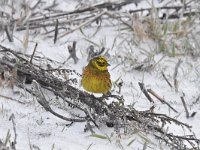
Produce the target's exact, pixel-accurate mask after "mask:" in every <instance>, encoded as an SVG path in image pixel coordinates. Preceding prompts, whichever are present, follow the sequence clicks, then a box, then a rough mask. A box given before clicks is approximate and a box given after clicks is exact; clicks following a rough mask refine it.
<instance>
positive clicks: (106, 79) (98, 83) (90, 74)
mask: <svg viewBox="0 0 200 150" xmlns="http://www.w3.org/2000/svg"><path fill="white" fill-rule="evenodd" d="M81 84H82V86H83V88H84V89H85V90H87V91H89V92H92V93H103V94H106V93H107V92H108V91H109V90H110V89H111V86H112V84H111V80H110V74H109V72H108V71H107V70H105V71H98V70H95V69H94V68H92V67H91V66H90V65H88V66H86V67H85V69H84V71H83V77H82V81H81Z"/></svg>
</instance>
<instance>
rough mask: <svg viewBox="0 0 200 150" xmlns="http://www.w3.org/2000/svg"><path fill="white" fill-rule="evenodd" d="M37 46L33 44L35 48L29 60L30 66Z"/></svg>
mask: <svg viewBox="0 0 200 150" xmlns="http://www.w3.org/2000/svg"><path fill="white" fill-rule="evenodd" d="M37 46H38V43H35V47H34V50H33V54H32V55H31V59H30V64H32V60H33V56H34V55H35V51H36V49H37Z"/></svg>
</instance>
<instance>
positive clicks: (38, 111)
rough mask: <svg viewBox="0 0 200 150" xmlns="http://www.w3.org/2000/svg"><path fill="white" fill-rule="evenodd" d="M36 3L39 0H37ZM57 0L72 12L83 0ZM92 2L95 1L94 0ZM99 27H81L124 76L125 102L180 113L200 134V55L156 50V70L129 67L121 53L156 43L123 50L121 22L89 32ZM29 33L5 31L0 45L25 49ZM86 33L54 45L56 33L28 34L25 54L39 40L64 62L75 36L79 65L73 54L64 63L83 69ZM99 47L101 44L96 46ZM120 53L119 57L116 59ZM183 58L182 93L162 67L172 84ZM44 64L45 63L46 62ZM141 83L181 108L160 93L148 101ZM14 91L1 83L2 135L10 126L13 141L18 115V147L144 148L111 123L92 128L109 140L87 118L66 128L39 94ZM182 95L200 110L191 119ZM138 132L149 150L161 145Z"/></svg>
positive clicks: (114, 74)
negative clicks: (88, 125)
mask: <svg viewBox="0 0 200 150" xmlns="http://www.w3.org/2000/svg"><path fill="white" fill-rule="evenodd" d="M33 2H35V0H34V1H33ZM47 2H48V3H49V4H50V3H52V0H51V1H47ZM57 2H58V4H59V5H58V6H57V8H58V9H62V10H63V11H66V10H67V11H70V10H73V9H75V8H76V7H77V5H78V2H79V1H78V0H74V1H73V0H58V1H57ZM90 2H92V1H91V0H90ZM88 3H89V1H88ZM150 3H151V2H150V1H145V0H144V1H142V2H141V3H140V4H139V5H138V7H137V8H144V7H148V6H150ZM174 4H175V2H174ZM155 5H156V6H161V5H163V3H158V2H157V1H155ZM130 8H133V9H134V8H136V6H135V5H134V4H132V5H129V6H126V7H125V8H123V9H124V10H127V11H128V10H129V9H130ZM16 17H17V16H16ZM95 30H96V29H95V27H89V28H85V29H83V32H84V34H86V35H87V36H88V39H89V40H91V41H93V42H94V43H97V44H99V45H101V44H102V43H103V45H104V46H105V47H106V48H107V49H108V55H106V57H107V58H108V61H109V63H110V64H111V66H110V67H109V72H110V74H111V80H112V81H113V82H114V81H116V80H117V79H119V78H120V81H123V86H122V91H121V95H123V97H124V99H125V100H126V101H125V104H126V105H128V104H134V107H135V109H137V110H148V109H149V108H150V107H151V106H152V105H154V106H155V111H156V112H158V113H164V114H167V115H169V116H171V117H172V118H176V119H178V120H180V121H182V122H184V123H187V124H189V125H191V126H192V130H193V132H194V133H195V135H196V137H197V138H200V128H199V120H200V114H199V111H200V110H199V109H200V107H199V106H200V104H199V103H197V104H195V105H192V103H193V102H195V100H196V99H197V98H198V96H199V95H200V92H199V91H200V86H199V85H200V77H199V75H200V67H199V64H200V59H192V58H191V57H190V56H177V57H169V56H164V54H161V53H158V54H156V55H155V56H154V57H153V60H154V61H155V62H158V61H159V63H158V64H157V65H156V66H155V68H154V69H153V70H150V71H137V70H134V69H131V68H132V67H133V66H132V63H130V60H127V59H126V60H124V63H123V62H120V61H121V59H120V56H123V57H124V56H128V55H131V56H132V57H131V58H132V59H135V58H137V60H140V61H141V62H142V61H143V60H145V59H147V57H146V55H145V54H143V53H141V52H140V48H141V49H145V50H146V52H147V53H151V51H152V49H154V48H156V47H155V45H154V43H152V42H151V41H144V42H140V45H139V47H140V48H137V47H132V49H130V51H127V50H125V49H126V48H125V46H124V45H125V44H123V45H121V42H122V41H123V40H124V39H123V37H122V36H121V34H122V33H121V32H122V31H120V30H119V29H118V27H106V28H101V29H100V31H98V34H96V35H95V36H94V37H91V38H90V35H92V34H93V33H94V32H95ZM25 32H26V31H20V32H15V33H14V36H15V37H16V38H15V39H14V42H12V43H10V42H9V41H8V40H7V38H6V35H4V37H3V38H4V39H5V40H3V42H1V44H2V45H4V46H6V47H9V48H11V49H14V50H18V51H25V50H24V48H23V44H22V42H21V41H23V38H24V35H25ZM115 37H118V38H117V40H116V44H115V46H114V47H113V48H112V45H113V42H114V41H115ZM85 38H86V37H85V36H84V35H83V34H82V33H81V32H80V31H76V32H74V33H71V34H69V35H67V36H65V37H64V38H61V39H60V40H58V42H57V43H56V44H54V43H53V38H47V37H46V36H44V35H39V36H37V37H34V36H33V35H31V34H30V37H29V45H28V48H27V50H26V51H25V52H26V53H27V54H32V52H33V49H34V46H35V43H36V42H37V43H38V47H37V51H36V54H35V55H40V56H46V57H48V58H50V59H52V60H56V61H59V62H64V61H66V60H67V58H68V56H69V53H68V50H67V46H68V45H69V44H72V42H73V41H74V40H75V41H77V56H78V58H79V61H78V63H77V64H74V63H73V60H71V59H70V60H68V61H66V63H65V64H64V66H63V67H64V68H68V69H73V70H76V72H78V73H80V74H81V73H82V69H83V67H84V66H86V65H87V52H86V51H87V48H88V47H89V46H90V44H91V43H90V42H87V41H86V40H85ZM127 40H128V39H127ZM1 41H2V40H1ZM101 42H102V43H101ZM95 48H96V49H97V47H95ZM116 56H119V57H118V59H116ZM161 58H162V59H161ZM179 59H181V60H182V63H181V65H180V68H179V70H178V77H177V79H178V92H175V90H174V89H172V88H170V87H169V85H168V84H167V83H166V81H165V80H164V78H163V77H162V75H161V71H163V72H165V74H166V76H167V77H168V79H169V80H170V82H171V83H173V74H174V68H175V66H176V64H177V62H178V60H179ZM160 60H161V61H160ZM42 65H44V66H45V65H46V64H45V62H44V64H42ZM78 82H79V83H78V85H75V86H76V87H77V88H79V89H81V90H83V88H82V87H81V85H80V79H79V80H78ZM138 82H143V83H145V86H146V88H147V89H148V88H150V89H152V90H154V91H156V93H157V94H159V95H160V96H161V97H163V98H164V99H165V100H166V101H167V102H168V103H170V105H172V106H173V107H174V108H175V109H176V110H177V111H178V113H175V112H173V111H172V110H169V107H167V106H166V105H165V104H162V103H161V102H160V101H158V100H157V99H156V98H153V99H154V100H155V104H151V103H149V101H148V100H147V98H146V97H145V96H144V95H143V93H142V92H141V90H140V87H139V85H138ZM14 90H15V92H13V90H12V89H10V88H9V87H0V95H1V96H0V139H1V140H2V141H3V140H5V138H6V135H7V132H8V131H10V133H11V140H12V139H13V138H14V132H13V125H12V121H9V117H10V116H11V115H12V114H14V116H15V118H14V120H15V122H16V130H17V144H16V149H17V150H28V149H31V148H30V145H31V147H32V149H33V150H34V149H38V148H39V149H41V150H50V149H54V150H87V149H90V150H117V149H125V150H138V149H142V148H143V145H144V140H143V139H142V138H141V137H140V136H138V135H137V134H130V135H125V134H123V132H122V133H121V137H118V136H117V135H116V134H115V132H114V130H113V129H112V128H107V127H105V126H100V129H97V128H94V130H95V132H96V133H97V134H100V135H104V136H105V135H107V136H108V137H110V139H111V141H109V140H108V139H99V138H97V137H92V136H91V133H90V132H89V131H87V132H84V128H85V123H74V124H72V125H71V126H69V127H68V126H66V124H69V123H70V122H66V121H63V120H61V119H59V118H57V117H55V116H53V115H52V114H50V113H49V112H46V111H45V109H44V108H43V107H42V106H41V105H40V104H38V102H37V100H36V99H35V97H33V96H32V95H30V94H28V93H26V92H25V91H24V90H23V89H19V88H16V89H14ZM112 90H113V93H116V91H117V87H113V89H112ZM16 91H17V92H16ZM45 93H46V98H47V99H48V100H49V101H50V104H52V108H53V109H54V110H55V111H56V112H58V113H60V114H62V115H65V116H69V114H68V113H67V111H66V110H67V109H69V110H70V109H71V108H69V107H67V106H66V107H64V106H63V107H62V108H59V107H56V106H59V105H60V104H62V103H63V105H64V102H62V101H60V100H58V102H56V97H55V96H54V95H51V94H49V93H48V92H46V91H45ZM183 94H184V99H185V101H186V104H187V106H188V109H189V112H190V113H192V112H197V114H196V115H195V117H193V118H186V114H185V109H184V107H183V105H182V102H181V99H180V96H183ZM2 95H3V96H7V97H11V98H13V99H16V100H19V101H22V102H24V104H20V103H18V102H16V101H13V100H10V99H7V98H4V97H2ZM97 96H98V95H97ZM69 117H70V116H69ZM168 132H172V133H174V134H180V135H184V134H187V133H189V132H188V131H187V130H183V129H182V128H181V127H177V126H175V125H174V124H171V125H169V129H168ZM113 134H114V135H113ZM140 135H143V136H144V137H146V138H149V139H150V141H151V142H150V143H149V144H148V147H147V149H148V150H150V149H155V150H156V149H160V144H159V142H158V141H157V140H156V139H155V138H154V137H153V136H151V135H147V134H144V133H140ZM134 139H135V141H134V142H133V143H132V144H131V145H128V143H129V142H131V141H132V140H134ZM161 145H162V147H163V149H169V148H168V147H167V146H166V145H165V144H164V143H162V144H161ZM37 147H38V148H37Z"/></svg>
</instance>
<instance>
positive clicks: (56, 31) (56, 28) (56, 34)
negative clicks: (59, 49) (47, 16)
mask: <svg viewBox="0 0 200 150" xmlns="http://www.w3.org/2000/svg"><path fill="white" fill-rule="evenodd" d="M58 24H59V22H58V19H56V25H55V34H54V44H55V43H56V41H57V37H58Z"/></svg>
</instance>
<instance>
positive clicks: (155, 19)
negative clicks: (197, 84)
mask: <svg viewBox="0 0 200 150" xmlns="http://www.w3.org/2000/svg"><path fill="white" fill-rule="evenodd" d="M130 3H132V1H123V2H116V3H111V2H106V3H101V4H95V5H92V6H86V7H80V8H77V9H76V10H74V11H68V12H63V11H58V10H56V6H57V2H56V1H54V2H53V3H52V5H50V6H46V7H43V8H42V11H41V10H39V9H38V7H39V6H40V7H42V6H43V5H42V1H41V0H38V1H37V2H36V3H34V4H31V5H30V4H29V3H28V2H26V3H24V4H23V5H21V8H22V10H21V11H22V13H21V16H20V17H18V18H15V17H14V16H13V15H14V14H15V10H16V8H15V6H14V4H13V3H11V4H10V2H9V1H8V3H7V4H5V5H11V10H12V11H11V12H12V13H10V14H9V13H7V12H2V13H1V16H2V18H1V20H0V29H1V30H2V31H3V32H4V33H5V34H6V38H7V39H8V40H9V42H14V41H15V32H20V31H23V30H25V31H26V32H25V36H24V39H23V42H22V43H23V45H24V48H25V49H26V48H27V47H28V44H29V36H30V35H29V34H30V31H31V33H33V35H34V36H38V35H43V36H46V37H48V38H51V39H52V41H53V42H54V43H56V42H57V41H59V40H60V39H61V38H63V37H65V36H67V35H69V34H71V33H73V32H75V31H77V30H82V29H83V28H86V27H88V26H92V25H94V24H95V26H100V27H101V28H103V27H106V26H108V25H109V26H115V25H119V24H120V27H121V28H125V32H127V31H128V32H129V31H131V32H129V34H128V35H130V34H131V35H132V36H131V40H133V38H134V40H135V43H134V44H133V45H134V46H135V45H137V44H138V43H139V42H140V41H143V40H144V41H145V40H147V39H151V40H153V41H155V42H156V43H157V45H158V47H157V49H156V50H155V51H154V52H153V53H158V52H159V53H160V52H161V53H165V54H167V55H168V56H174V57H175V56H177V55H187V54H189V55H190V56H194V55H195V57H197V56H198V55H199V50H196V48H197V47H198V41H197V40H196V37H195V36H193V30H192V29H193V28H195V26H196V25H197V24H198V23H199V22H198V21H197V20H196V19H197V18H198V17H199V13H200V12H199V10H198V9H195V8H192V5H191V4H193V3H194V1H193V0H191V1H188V2H185V1H184V3H182V5H181V6H164V7H159V8H156V7H154V6H152V8H149V9H136V10H130V11H129V12H122V11H119V10H120V9H121V8H122V7H123V6H125V5H128V4H130ZM161 10H165V11H166V13H163V14H162V16H158V14H159V11H161ZM141 14H145V15H141ZM141 16H143V17H141ZM180 18H181V19H180ZM113 20H114V21H113ZM196 21H197V22H196ZM105 22H106V23H105ZM107 22H109V23H107ZM119 22H120V23H119ZM97 32H98V31H97ZM96 34H97V33H96ZM169 37H170V38H169ZM191 37H192V38H191ZM191 39H192V41H190V40H191ZM3 40H5V39H3ZM180 41H184V43H185V44H184V45H180ZM126 42H127V41H126ZM194 45H195V46H194ZM36 49H37V43H36V45H35V48H34V51H33V54H32V55H27V54H24V53H20V52H18V50H12V49H9V48H7V47H5V46H3V45H0V72H1V79H0V85H1V86H10V87H13V86H18V87H20V88H22V89H24V90H25V91H27V92H28V93H30V94H31V95H33V96H35V97H36V98H37V101H38V103H39V104H40V105H41V106H43V107H44V109H45V110H46V111H48V112H50V113H52V114H53V115H55V116H57V117H59V118H60V119H63V120H65V121H67V122H71V123H72V124H73V122H86V123H87V126H86V128H87V129H85V130H89V131H91V133H92V134H93V135H95V133H94V131H93V129H92V126H91V124H92V125H94V126H95V127H97V128H99V126H100V124H102V123H103V124H104V125H106V126H107V127H112V128H114V129H115V131H116V133H118V134H120V132H122V131H124V132H126V133H127V134H130V133H132V132H133V131H134V130H135V129H137V130H140V131H141V132H144V133H147V134H149V135H153V136H154V137H155V138H156V139H158V140H159V141H160V142H161V143H166V144H167V145H168V146H169V147H171V148H173V149H179V150H185V149H188V150H189V149H199V142H200V140H199V139H198V138H196V136H195V134H193V131H192V128H191V126H190V125H188V124H185V123H183V122H181V121H179V120H177V119H174V118H171V117H169V116H168V115H166V114H162V113H155V112H154V107H151V108H149V110H146V111H139V110H136V109H135V108H134V107H133V106H131V105H130V106H129V105H128V106H126V105H124V101H126V100H125V99H124V98H123V96H121V95H106V96H105V95H104V96H102V97H95V96H94V95H92V94H89V93H86V92H83V91H81V90H79V89H78V88H75V86H74V85H75V84H76V83H77V79H76V78H68V76H67V75H65V73H71V74H75V75H76V76H77V77H81V75H80V74H78V73H77V72H76V71H74V70H70V69H60V68H59V69H57V68H56V69H55V68H52V66H51V64H52V63H55V62H54V61H53V60H51V59H48V58H45V60H47V61H48V63H49V64H48V65H49V66H48V67H49V68H48V67H47V68H48V69H47V68H43V67H42V66H40V65H39V63H38V62H43V61H44V59H43V58H42V57H40V56H36V55H35V51H36ZM186 49H190V51H188V50H187V51H186ZM68 51H69V54H70V55H69V57H68V59H71V58H72V59H73V60H74V63H77V62H78V60H79V58H78V57H77V55H76V41H74V42H73V44H72V46H71V45H69V46H68ZM103 52H105V48H104V47H103V48H101V49H100V51H98V52H95V51H94V48H93V45H92V46H91V47H90V48H89V54H88V59H90V58H91V57H94V56H96V55H100V54H102V53H103ZM131 55H132V54H131ZM130 58H131V59H130ZM132 58H133V57H131V56H130V57H128V52H127V58H123V60H124V63H126V62H129V63H130V66H132V67H131V69H130V70H138V71H149V70H152V69H153V68H154V67H155V65H156V63H157V62H153V63H152V62H151V59H148V60H147V61H146V62H145V61H143V62H138V61H137V60H136V59H132ZM68 59H67V60H68ZM132 64H135V66H133V65H132ZM145 64H147V65H145ZM180 65H181V60H180V61H178V63H177V65H176V67H175V72H174V76H173V79H174V84H172V83H170V81H168V79H167V77H166V76H165V74H164V73H163V72H162V76H163V77H164V79H165V81H166V82H167V84H168V85H169V86H170V87H171V88H172V87H173V88H174V89H175V90H176V91H177V92H178V85H177V74H178V68H179V66H180ZM130 70H129V71H130ZM53 72H59V74H62V75H63V78H62V79H61V78H58V77H57V76H56V75H54V74H53ZM30 83H31V84H32V88H30V87H29V86H27V84H30ZM120 83H121V82H120ZM121 84H122V83H121ZM121 84H118V85H119V86H118V87H119V93H121V92H120V85H121ZM138 84H139V85H138V86H140V89H141V91H142V92H143V94H144V95H145V96H146V98H147V99H148V100H149V101H150V103H155V101H154V99H153V98H152V96H153V97H155V98H156V99H158V100H159V101H160V102H161V103H162V104H165V105H166V106H167V107H169V109H171V110H173V111H174V112H175V113H176V112H177V111H176V110H175V109H174V108H173V106H171V104H169V103H168V102H167V101H165V100H164V99H163V98H162V97H161V96H159V95H158V94H157V93H156V92H155V91H153V90H152V89H146V87H145V84H144V83H140V82H139V83H138ZM121 86H122V85H121ZM44 89H45V90H47V91H50V92H51V93H52V94H53V95H55V96H57V97H59V98H60V99H62V100H63V101H64V102H65V103H66V104H67V105H69V106H70V107H72V108H73V109H75V110H78V112H77V113H74V112H73V113H72V112H70V111H69V112H68V113H69V114H70V115H71V117H65V116H63V115H61V114H59V113H57V112H56V111H54V110H53V109H52V107H51V105H50V104H49V100H48V99H47V97H46V96H45V94H44V92H43V90H44ZM110 98H112V99H114V102H112V103H110V104H108V103H107V102H106V99H110ZM181 100H182V103H183V105H184V108H185V110H187V106H186V104H185V101H184V98H183V97H182V98H181ZM15 101H16V100H15ZM19 102H20V101H19ZM186 112H187V114H186V115H187V117H194V116H195V114H194V115H189V114H188V113H189V112H188V110H187V111H186ZM12 122H13V128H14V129H15V133H16V132H17V131H16V128H15V122H14V120H13V118H12ZM170 124H173V125H176V126H180V127H181V128H183V130H187V131H189V132H190V134H189V135H176V134H173V133H170V132H168V131H167V127H168V126H169V125H170ZM15 137H16V138H17V134H15ZM16 138H15V141H14V142H13V143H12V144H13V145H11V146H13V147H12V148H10V149H15V145H16ZM6 139H7V138H6ZM11 146H10V147H11ZM3 148H4V149H6V150H7V149H9V148H8V147H7V142H2V141H1V140H0V149H3Z"/></svg>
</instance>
